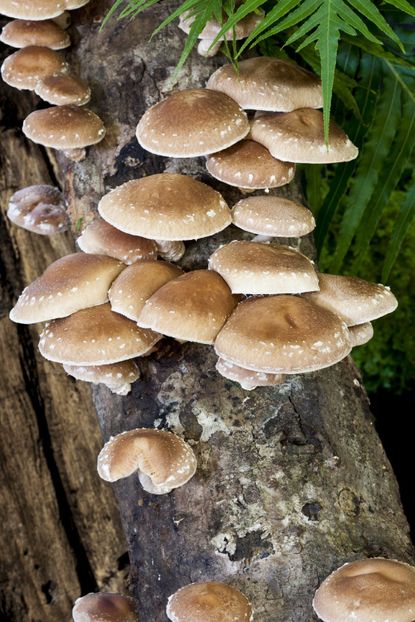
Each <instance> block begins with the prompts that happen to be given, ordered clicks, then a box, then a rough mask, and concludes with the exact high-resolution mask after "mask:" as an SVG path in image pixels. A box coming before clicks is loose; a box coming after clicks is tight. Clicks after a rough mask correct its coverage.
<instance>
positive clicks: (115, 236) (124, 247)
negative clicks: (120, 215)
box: [76, 220, 158, 265]
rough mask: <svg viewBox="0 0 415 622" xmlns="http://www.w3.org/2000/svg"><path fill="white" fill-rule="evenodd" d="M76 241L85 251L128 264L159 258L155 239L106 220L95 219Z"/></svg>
mask: <svg viewBox="0 0 415 622" xmlns="http://www.w3.org/2000/svg"><path fill="white" fill-rule="evenodd" d="M76 243H77V244H78V246H79V248H80V249H81V250H82V251H83V252H84V253H92V254H95V255H96V254H100V255H108V256H109V257H114V258H115V259H119V260H120V261H122V262H123V263H125V264H127V265H130V264H132V263H134V262H136V261H143V260H147V259H157V252H158V249H157V244H156V243H155V242H154V240H148V239H146V238H141V237H139V236H137V235H129V234H128V233H124V232H123V231H120V230H119V229H116V228H115V227H113V226H112V225H110V224H109V223H107V222H105V220H94V222H92V223H91V224H90V225H88V226H87V227H86V228H85V229H84V231H83V232H82V235H81V236H80V237H79V238H78V239H77V241H76Z"/></svg>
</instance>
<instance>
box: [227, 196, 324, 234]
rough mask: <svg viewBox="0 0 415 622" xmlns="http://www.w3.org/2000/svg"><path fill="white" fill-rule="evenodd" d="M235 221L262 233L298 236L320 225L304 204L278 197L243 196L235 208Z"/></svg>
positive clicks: (240, 226) (241, 227) (233, 210)
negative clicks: (317, 224) (244, 197)
mask: <svg viewBox="0 0 415 622" xmlns="http://www.w3.org/2000/svg"><path fill="white" fill-rule="evenodd" d="M232 220H233V224H234V225H236V226H237V227H239V228H240V229H243V230H244V231H249V232H250V233H256V234H259V235H270V236H275V237H281V238H297V237H301V236H303V235H307V234H308V233H311V231H313V229H314V228H315V226H316V221H315V220H314V216H313V214H312V213H311V212H310V210H308V209H307V208H306V207H304V206H303V205H299V204H298V203H295V202H294V201H290V200H289V199H283V198H282V197H276V196H267V195H265V196H254V197H248V198H246V199H242V200H241V201H239V202H238V203H237V204H236V205H234V207H233V209H232Z"/></svg>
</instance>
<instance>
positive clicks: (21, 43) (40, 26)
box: [0, 19, 71, 50]
mask: <svg viewBox="0 0 415 622" xmlns="http://www.w3.org/2000/svg"><path fill="white" fill-rule="evenodd" d="M0 41H2V43H5V44H6V45H10V46H12V47H14V48H25V47H28V46H33V45H35V46H43V47H47V48H50V49H51V50H62V49H64V48H67V47H68V46H69V45H71V39H70V37H69V35H68V33H67V32H65V31H64V30H63V29H62V28H60V26H58V25H57V24H55V22H53V21H52V20H49V19H48V20H45V21H44V22H34V21H29V20H20V19H14V20H12V21H11V22H9V23H8V24H6V25H5V26H4V28H3V30H2V32H1V36H0Z"/></svg>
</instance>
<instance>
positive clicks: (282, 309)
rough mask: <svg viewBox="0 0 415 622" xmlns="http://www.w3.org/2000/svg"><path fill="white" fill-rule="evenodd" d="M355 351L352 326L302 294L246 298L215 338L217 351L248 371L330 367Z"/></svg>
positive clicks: (305, 370)
mask: <svg viewBox="0 0 415 622" xmlns="http://www.w3.org/2000/svg"><path fill="white" fill-rule="evenodd" d="M350 350H351V343H350V336H349V331H348V330H347V326H346V324H345V323H344V322H343V321H342V320H341V319H340V318H339V317H337V315H334V313H331V312H330V311H327V309H323V308H322V307H318V306H317V305H315V304H313V303H312V302H311V301H309V300H306V299H305V298H299V297H297V296H284V295H283V296H266V297H264V298H251V299H249V300H246V301H244V302H241V303H240V304H239V305H238V306H237V308H236V310H235V311H234V313H233V314H232V315H231V317H230V318H229V320H228V321H227V322H226V324H225V326H224V327H223V328H222V330H221V331H220V333H219V335H218V337H217V339H216V341H215V351H216V354H217V355H218V356H219V357H221V358H223V359H224V360H225V361H229V362H230V363H235V364H236V365H239V366H240V367H244V368H246V369H253V370H254V371H264V372H266V373H281V374H297V373H305V372H311V371H316V370H318V369H323V368H324V367H329V366H330V365H334V364H335V363H338V362H339V361H340V360H342V359H343V358H344V357H345V356H347V355H348V354H349V352H350Z"/></svg>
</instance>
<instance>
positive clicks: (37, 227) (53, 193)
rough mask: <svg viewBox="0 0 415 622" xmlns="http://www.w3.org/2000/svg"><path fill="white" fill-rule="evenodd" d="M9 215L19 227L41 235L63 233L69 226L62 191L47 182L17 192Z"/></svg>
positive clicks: (8, 211)
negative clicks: (46, 183)
mask: <svg viewBox="0 0 415 622" xmlns="http://www.w3.org/2000/svg"><path fill="white" fill-rule="evenodd" d="M7 216H8V218H9V219H10V220H11V221H12V222H13V223H14V224H15V225H17V226H18V227H22V228H23V229H27V230H28V231H32V232H33V233H38V234H41V235H51V234H53V233H62V231H66V230H67V229H68V226H69V220H68V216H67V213H66V209H65V202H64V199H63V195H62V193H61V191H60V190H59V189H58V188H54V187H53V186H48V185H45V184H40V185H36V186H28V187H27V188H22V189H21V190H18V191H17V192H15V193H14V194H13V195H12V197H11V198H10V201H9V206H8V210H7Z"/></svg>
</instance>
